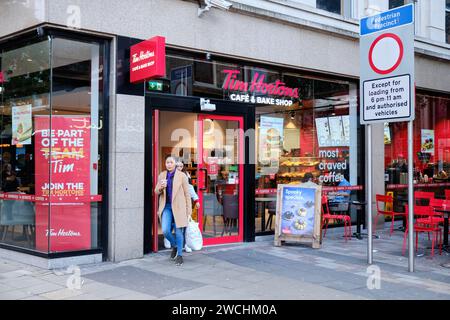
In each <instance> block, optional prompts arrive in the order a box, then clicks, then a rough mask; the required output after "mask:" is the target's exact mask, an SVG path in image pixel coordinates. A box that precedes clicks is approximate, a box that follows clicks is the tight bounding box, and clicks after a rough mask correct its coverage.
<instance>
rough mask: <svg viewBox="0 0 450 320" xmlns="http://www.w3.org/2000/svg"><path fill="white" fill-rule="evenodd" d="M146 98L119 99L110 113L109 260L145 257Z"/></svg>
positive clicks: (117, 96)
mask: <svg viewBox="0 0 450 320" xmlns="http://www.w3.org/2000/svg"><path fill="white" fill-rule="evenodd" d="M144 112H145V98H144V97H141V96H131V95H119V94H118V95H116V99H115V106H113V107H111V112H110V151H109V159H110V163H109V167H110V168H109V173H110V174H109V192H110V201H109V226H108V229H109V244H108V260H110V261H123V260H127V259H134V258H140V257H142V256H143V241H144V140H145V136H144V132H145V130H144V126H145V117H144Z"/></svg>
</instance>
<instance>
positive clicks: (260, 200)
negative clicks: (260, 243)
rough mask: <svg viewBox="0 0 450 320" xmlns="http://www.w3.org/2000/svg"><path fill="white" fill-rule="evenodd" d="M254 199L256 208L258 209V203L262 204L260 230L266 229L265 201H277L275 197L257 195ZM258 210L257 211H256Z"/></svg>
mask: <svg viewBox="0 0 450 320" xmlns="http://www.w3.org/2000/svg"><path fill="white" fill-rule="evenodd" d="M255 201H256V208H257V210H259V207H260V205H261V206H262V212H261V232H264V231H266V203H268V202H272V201H277V198H276V197H270V198H269V197H267V198H264V197H258V198H255ZM258 212H259V211H258Z"/></svg>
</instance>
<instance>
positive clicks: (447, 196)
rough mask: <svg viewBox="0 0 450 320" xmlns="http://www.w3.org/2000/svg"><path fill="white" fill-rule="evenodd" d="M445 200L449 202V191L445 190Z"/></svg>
mask: <svg viewBox="0 0 450 320" xmlns="http://www.w3.org/2000/svg"><path fill="white" fill-rule="evenodd" d="M445 199H446V200H450V189H446V190H445Z"/></svg>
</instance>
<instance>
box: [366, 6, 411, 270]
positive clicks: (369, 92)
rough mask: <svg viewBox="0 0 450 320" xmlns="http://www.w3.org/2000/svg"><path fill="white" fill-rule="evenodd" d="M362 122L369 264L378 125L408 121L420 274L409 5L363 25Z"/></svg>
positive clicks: (367, 18)
mask: <svg viewBox="0 0 450 320" xmlns="http://www.w3.org/2000/svg"><path fill="white" fill-rule="evenodd" d="M360 62H361V80H360V93H361V106H360V122H361V124H363V125H367V139H368V144H367V148H368V150H367V151H368V152H367V158H368V161H367V167H368V178H367V182H368V190H367V192H368V199H367V212H369V215H368V217H369V219H368V223H367V227H368V244H367V250H368V252H367V260H368V263H369V264H372V262H373V249H372V127H371V124H372V123H380V122H381V123H384V122H400V121H408V203H409V206H408V207H409V212H408V216H409V224H408V230H409V235H408V250H409V271H410V272H413V271H414V242H413V234H414V233H413V223H414V219H413V217H414V216H413V209H414V203H413V140H412V131H413V130H412V128H413V120H414V116H415V115H414V99H415V90H414V88H415V87H414V5H413V4H408V5H405V6H402V7H398V8H395V9H392V10H389V11H385V12H382V13H380V14H377V15H374V16H370V17H365V18H363V19H361V20H360Z"/></svg>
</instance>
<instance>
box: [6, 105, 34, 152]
mask: <svg viewBox="0 0 450 320" xmlns="http://www.w3.org/2000/svg"><path fill="white" fill-rule="evenodd" d="M11 116H12V141H11V144H12V145H18V144H22V145H25V144H31V134H32V132H33V122H32V120H31V104H27V105H23V106H17V107H12V109H11Z"/></svg>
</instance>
